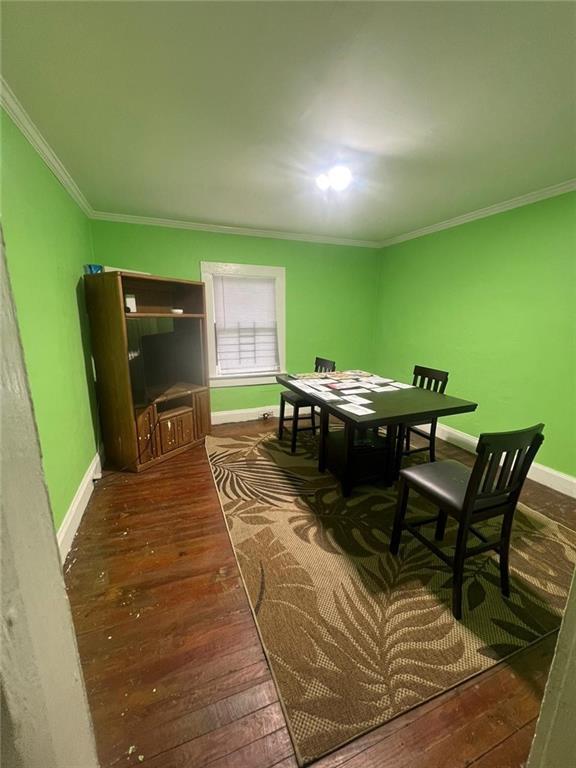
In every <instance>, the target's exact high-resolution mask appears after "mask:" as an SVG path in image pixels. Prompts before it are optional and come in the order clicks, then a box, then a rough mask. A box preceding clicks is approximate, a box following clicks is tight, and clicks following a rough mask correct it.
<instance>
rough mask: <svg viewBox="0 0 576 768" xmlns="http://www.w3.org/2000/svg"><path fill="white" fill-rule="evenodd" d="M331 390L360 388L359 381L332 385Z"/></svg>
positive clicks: (352, 380)
mask: <svg viewBox="0 0 576 768" xmlns="http://www.w3.org/2000/svg"><path fill="white" fill-rule="evenodd" d="M329 386H330V389H350V387H358V386H360V382H359V381H355V380H354V379H348V380H345V381H339V382H337V383H336V384H330V385H329Z"/></svg>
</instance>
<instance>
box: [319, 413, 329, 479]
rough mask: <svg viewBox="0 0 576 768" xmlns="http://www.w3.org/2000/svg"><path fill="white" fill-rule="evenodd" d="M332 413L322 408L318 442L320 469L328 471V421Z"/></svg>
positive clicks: (320, 470)
mask: <svg viewBox="0 0 576 768" xmlns="http://www.w3.org/2000/svg"><path fill="white" fill-rule="evenodd" d="M329 421H330V414H329V413H328V410H327V409H326V408H321V409H320V440H319V443H318V471H319V472H325V471H326V436H327V434H328V423H329Z"/></svg>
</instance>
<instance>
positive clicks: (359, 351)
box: [92, 221, 380, 411]
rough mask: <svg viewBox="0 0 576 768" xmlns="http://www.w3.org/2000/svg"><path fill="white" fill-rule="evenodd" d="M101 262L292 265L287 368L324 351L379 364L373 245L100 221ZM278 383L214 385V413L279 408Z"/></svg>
mask: <svg viewBox="0 0 576 768" xmlns="http://www.w3.org/2000/svg"><path fill="white" fill-rule="evenodd" d="M92 235H93V243H94V258H95V260H96V262H97V263H99V264H106V265H110V266H115V267H118V268H124V269H136V270H142V271H144V272H151V273H152V274H157V275H164V276H170V277H181V278H186V279H188V280H199V279H200V262H201V261H223V262H233V263H240V264H265V265H267V266H282V267H285V268H286V367H287V369H288V370H289V371H308V370H310V369H311V367H312V365H313V362H314V358H315V357H316V355H320V356H321V357H327V358H329V359H332V360H336V362H337V365H338V367H340V368H367V369H371V368H373V367H374V364H375V358H376V343H377V339H376V331H377V329H376V328H375V324H374V319H375V314H374V311H375V308H376V306H377V302H378V265H379V261H380V254H379V252H378V251H376V250H372V249H369V248H357V247H344V246H339V245H318V244H312V243H302V242H297V241H292V240H273V239H267V238H260V237H244V236H237V235H223V234H215V233H212V232H197V231H194V230H184V229H169V228H165V227H152V226H147V225H139V224H118V223H112V222H106V221H93V222H92ZM279 389H280V388H279V387H278V386H277V385H272V384H270V385H264V386H246V387H219V388H214V389H212V392H211V399H212V410H214V411H223V410H224V411H226V410H235V409H239V408H256V407H260V406H267V405H273V404H275V403H276V402H277V400H278V392H279Z"/></svg>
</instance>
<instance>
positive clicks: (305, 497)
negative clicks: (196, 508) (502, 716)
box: [206, 433, 576, 764]
mask: <svg viewBox="0 0 576 768" xmlns="http://www.w3.org/2000/svg"><path fill="white" fill-rule="evenodd" d="M206 442H207V451H208V455H209V458H210V462H211V464H212V468H213V472H214V478H215V481H216V485H217V489H218V492H219V495H220V499H221V502H222V508H223V510H224V515H225V517H226V521H227V524H228V528H229V531H230V536H231V540H232V543H233V545H234V549H235V551H236V554H237V557H238V562H239V565H240V570H241V572H242V576H243V579H244V582H245V585H246V589H247V592H248V595H249V598H250V601H251V605H252V608H253V611H254V614H255V616H256V620H257V623H258V627H259V630H260V633H261V636H262V639H263V643H264V646H265V649H266V652H267V655H268V659H269V661H270V665H271V668H272V670H273V673H274V678H275V680H276V683H277V686H278V691H279V695H280V697H281V699H282V701H283V704H284V707H285V710H286V713H287V717H288V721H289V725H290V730H291V734H292V736H293V740H294V742H295V747H296V750H297V755H298V757H299V762H300V763H301V764H302V763H303V762H308V761H310V760H313V759H316V758H318V757H320V756H321V755H322V754H324V753H326V752H328V751H330V750H332V749H335V748H336V747H337V746H339V745H340V744H342V743H343V742H345V741H347V740H349V739H350V738H353V737H354V736H357V735H360V734H361V733H363V732H365V731H366V730H368V729H370V728H372V727H374V726H376V725H379V724H381V723H383V722H386V721H387V720H389V719H390V718H391V717H394V716H395V715H397V714H399V713H401V712H404V711H406V710H408V709H410V708H411V707H414V706H416V705H417V704H419V703H421V702H423V701H425V700H426V699H429V698H430V697H431V696H434V695H437V694H438V693H441V692H442V691H445V690H446V689H448V688H450V687H451V686H453V685H456V684H457V683H459V682H461V681H462V680H465V679H467V678H468V677H470V676H472V675H474V674H477V673H478V672H480V671H482V670H484V669H487V668H488V667H490V666H491V665H493V664H494V663H496V662H497V661H498V660H500V659H502V658H505V657H506V656H508V655H509V654H511V653H514V652H515V651H517V650H519V649H521V648H524V647H526V645H528V644H529V643H531V642H534V641H535V640H538V639H539V638H541V637H542V636H543V635H545V634H546V633H548V632H550V631H551V630H553V629H555V628H556V627H557V626H558V625H559V623H560V620H561V614H562V610H563V607H564V604H565V600H566V596H567V592H568V588H569V585H570V580H571V575H572V571H573V568H574V562H575V561H576V533H574V532H572V531H570V530H568V529H566V528H564V527H562V526H561V525H559V524H557V523H554V522H552V521H551V520H549V519H548V518H545V517H544V516H542V515H539V514H538V513H535V512H533V511H532V510H529V509H528V508H527V507H525V506H523V505H519V508H518V510H517V513H516V516H515V524H514V530H513V536H512V547H511V556H510V565H511V582H512V593H511V597H510V598H506V599H505V598H503V597H502V595H501V593H500V584H499V568H498V559H497V557H496V556H494V555H489V554H483V555H480V556H478V557H476V558H471V559H470V560H468V561H467V564H466V570H465V580H464V604H465V613H464V617H463V620H462V621H456V620H455V619H454V617H453V616H452V613H451V610H450V604H451V590H452V576H451V572H450V568H449V567H448V566H446V564H445V563H443V562H442V561H441V560H439V559H438V558H437V557H436V556H435V555H434V554H433V553H432V552H430V551H429V550H428V549H427V548H425V547H424V546H423V545H422V544H421V543H420V542H419V541H417V540H416V539H415V538H414V537H411V536H410V535H409V534H407V533H405V534H404V535H403V537H402V543H401V547H400V553H399V556H398V557H395V556H392V555H391V554H390V552H389V550H388V544H389V536H390V532H391V527H392V520H393V515H394V508H395V502H396V498H395V491H394V489H386V488H381V487H372V486H364V487H360V488H358V489H355V491H354V493H353V494H352V496H351V497H349V498H348V499H344V498H342V495H341V493H340V489H339V484H338V483H337V482H336V480H335V479H334V478H333V477H332V476H331V475H330V474H329V473H325V474H320V473H318V471H317V469H316V460H315V457H314V452H313V450H312V447H313V446H314V445H315V444H316V442H315V439H314V438H313V437H312V436H311V435H309V436H308V437H307V438H306V440H305V442H304V446H305V447H304V448H301V447H299V450H298V451H297V452H296V454H291V453H290V449H289V445H288V444H287V442H286V441H282V442H280V441H278V440H277V439H276V438H275V436H273V435H271V434H270V433H267V434H265V435H261V436H259V437H257V438H254V437H250V438H248V437H246V438H241V439H230V438H228V439H218V438H213V437H209V438H207V441H206ZM299 446H300V441H299ZM423 509H426V503H422V502H421V500H419V499H418V498H414V499H412V498H411V499H410V507H409V512H408V514H409V515H413V514H422V511H423ZM498 525H499V523H498V521H487V522H486V523H483V524H482V525H480V526H478V527H479V528H481V529H482V531H483V533H484V534H485V535H493V534H494V533H495V532H496V529H497V527H498ZM422 530H423V532H424V533H425V534H426V535H429V536H431V537H432V536H433V526H430V525H428V526H424V527H423V529H422ZM455 532H456V523H455V522H454V521H452V520H449V523H448V526H447V529H446V537H445V540H444V542H443V543H442V547H444V548H446V549H447V550H450V549H451V548H452V547H453V545H454V540H455Z"/></svg>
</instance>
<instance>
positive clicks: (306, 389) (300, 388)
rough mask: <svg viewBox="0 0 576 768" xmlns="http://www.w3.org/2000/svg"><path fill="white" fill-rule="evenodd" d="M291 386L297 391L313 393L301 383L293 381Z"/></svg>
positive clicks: (312, 390) (307, 386)
mask: <svg viewBox="0 0 576 768" xmlns="http://www.w3.org/2000/svg"><path fill="white" fill-rule="evenodd" d="M292 385H293V386H294V387H298V389H299V390H301V391H302V392H314V389H313V388H312V387H310V386H309V385H308V384H304V383H303V382H301V381H293V382H292Z"/></svg>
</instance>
